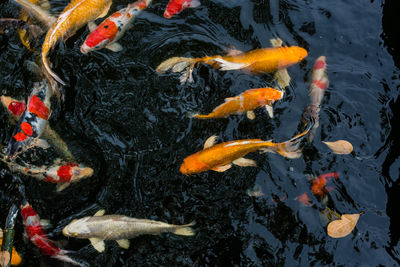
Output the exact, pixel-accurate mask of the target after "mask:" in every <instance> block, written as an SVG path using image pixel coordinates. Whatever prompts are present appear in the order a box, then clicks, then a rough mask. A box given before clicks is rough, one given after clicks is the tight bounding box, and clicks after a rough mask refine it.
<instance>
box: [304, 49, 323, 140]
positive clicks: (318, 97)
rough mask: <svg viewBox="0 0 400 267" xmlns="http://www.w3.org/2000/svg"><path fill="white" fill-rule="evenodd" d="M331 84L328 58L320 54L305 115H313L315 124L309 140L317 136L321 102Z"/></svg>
mask: <svg viewBox="0 0 400 267" xmlns="http://www.w3.org/2000/svg"><path fill="white" fill-rule="evenodd" d="M328 85H329V80H328V75H327V74H326V58H325V57H324V56H320V57H319V58H317V60H316V61H315V64H314V68H313V72H312V75H311V85H310V93H309V95H310V98H311V105H309V106H308V107H307V109H306V111H305V113H304V114H305V115H303V116H304V117H307V116H312V117H313V119H314V121H315V125H314V128H313V129H312V130H311V132H310V135H309V141H312V140H313V138H314V136H315V131H316V129H317V128H318V126H319V112H320V109H321V107H320V106H321V102H322V99H323V97H324V93H325V89H326V88H327V87H328Z"/></svg>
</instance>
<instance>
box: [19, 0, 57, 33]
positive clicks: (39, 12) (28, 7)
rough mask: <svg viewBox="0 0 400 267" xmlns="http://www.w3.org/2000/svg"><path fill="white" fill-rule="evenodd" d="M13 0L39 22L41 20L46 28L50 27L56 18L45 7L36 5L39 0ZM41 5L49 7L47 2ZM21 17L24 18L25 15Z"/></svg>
mask: <svg viewBox="0 0 400 267" xmlns="http://www.w3.org/2000/svg"><path fill="white" fill-rule="evenodd" d="M13 1H14V2H15V3H17V4H18V5H20V6H21V7H22V8H23V10H25V11H26V12H27V13H28V14H30V15H31V16H32V17H34V18H36V19H37V20H38V21H39V22H41V23H42V24H43V25H44V26H45V27H46V28H50V27H51V26H52V25H53V24H54V22H55V21H56V18H55V17H53V16H52V15H50V13H49V12H48V11H47V10H46V9H45V8H42V7H41V6H39V5H36V4H38V3H39V1H35V0H32V1H28V0H13ZM43 6H44V7H47V9H48V8H50V6H49V4H48V3H47V5H46V4H44V5H43ZM23 18H25V16H24V17H23Z"/></svg>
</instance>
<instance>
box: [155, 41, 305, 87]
mask: <svg viewBox="0 0 400 267" xmlns="http://www.w3.org/2000/svg"><path fill="white" fill-rule="evenodd" d="M306 56H307V51H306V50H305V49H304V48H301V47H298V46H290V47H286V46H284V47H274V48H261V49H256V50H252V51H249V52H242V53H239V54H237V55H228V56H225V57H223V56H211V57H209V56H206V57H202V58H185V57H173V58H170V59H167V60H165V61H164V62H162V63H161V64H160V65H159V66H158V67H157V69H156V71H157V72H158V73H165V72H166V71H168V70H169V69H172V72H183V74H182V75H181V78H180V80H181V82H186V81H189V82H191V81H193V77H192V72H193V68H194V66H195V65H196V64H197V63H204V64H208V65H211V66H212V67H214V68H216V69H219V70H223V71H227V70H243V71H248V72H251V73H254V74H263V73H271V72H274V71H277V70H280V69H284V68H287V67H289V66H291V65H293V64H296V63H298V62H300V61H301V60H303V59H304V58H305V57H306Z"/></svg>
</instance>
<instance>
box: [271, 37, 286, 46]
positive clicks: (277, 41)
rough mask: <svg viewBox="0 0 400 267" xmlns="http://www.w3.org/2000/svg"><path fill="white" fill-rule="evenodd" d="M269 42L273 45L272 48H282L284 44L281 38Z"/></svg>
mask: <svg viewBox="0 0 400 267" xmlns="http://www.w3.org/2000/svg"><path fill="white" fill-rule="evenodd" d="M269 42H270V43H271V45H272V47H281V46H282V44H283V42H282V39H281V38H274V39H270V40H269Z"/></svg>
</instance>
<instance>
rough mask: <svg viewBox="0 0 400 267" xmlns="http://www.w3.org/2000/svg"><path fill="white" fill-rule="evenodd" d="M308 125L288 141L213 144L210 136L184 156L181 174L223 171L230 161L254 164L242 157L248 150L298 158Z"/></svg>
mask: <svg viewBox="0 0 400 267" xmlns="http://www.w3.org/2000/svg"><path fill="white" fill-rule="evenodd" d="M311 125H312V124H311ZM309 129H310V127H308V129H306V130H305V131H304V132H303V133H301V134H299V135H296V136H295V137H293V138H292V139H290V140H289V141H286V142H283V143H273V142H271V140H270V141H263V140H261V139H247V140H237V141H230V142H225V143H220V144H215V142H216V138H217V136H211V137H210V138H208V139H207V141H206V142H205V144H204V149H203V150H201V151H199V152H197V153H195V154H193V155H191V156H189V157H187V158H185V159H184V160H183V163H182V165H181V167H180V172H181V173H182V174H185V175H188V174H194V173H199V172H204V171H208V170H213V171H217V172H224V171H226V170H228V169H229V168H231V167H232V163H233V164H235V165H238V166H241V167H248V166H256V163H255V161H254V160H251V159H246V158H243V157H244V156H245V155H247V154H248V153H250V152H254V151H257V150H260V151H261V153H265V152H273V153H279V154H281V155H282V156H284V157H286V158H290V159H293V158H299V157H300V156H301V149H300V148H299V144H300V141H301V140H302V139H303V137H304V136H305V135H306V134H307V133H308V131H309Z"/></svg>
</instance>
